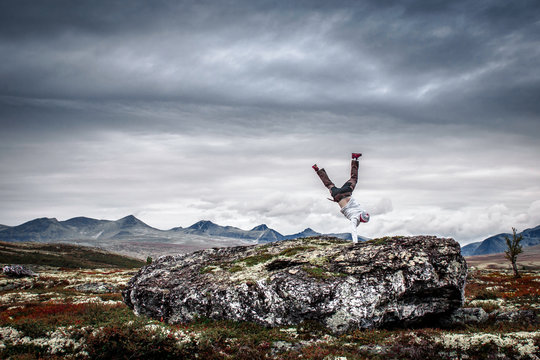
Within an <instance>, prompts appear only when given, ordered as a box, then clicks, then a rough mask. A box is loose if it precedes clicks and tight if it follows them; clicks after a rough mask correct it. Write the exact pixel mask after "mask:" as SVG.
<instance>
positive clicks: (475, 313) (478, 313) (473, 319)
mask: <svg viewBox="0 0 540 360" xmlns="http://www.w3.org/2000/svg"><path fill="white" fill-rule="evenodd" d="M488 318H489V316H488V314H487V313H486V311H485V310H484V309H482V308H460V309H456V310H455V311H453V312H452V313H451V314H449V315H446V316H443V317H441V318H439V324H440V325H441V326H443V327H454V326H463V325H475V324H481V323H484V322H486V321H487V320H488Z"/></svg>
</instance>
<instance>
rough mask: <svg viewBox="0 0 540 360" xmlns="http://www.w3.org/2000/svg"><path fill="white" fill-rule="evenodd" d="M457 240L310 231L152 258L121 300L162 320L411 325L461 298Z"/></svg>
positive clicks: (339, 327)
mask: <svg viewBox="0 0 540 360" xmlns="http://www.w3.org/2000/svg"><path fill="white" fill-rule="evenodd" d="M466 273H467V266H466V263H465V260H464V259H463V257H462V256H461V252H460V247H459V244H458V243H457V242H456V241H454V240H452V239H444V238H437V237H433V236H414V237H392V238H390V237H386V238H383V239H376V240H372V241H367V242H363V243H357V244H353V243H351V242H347V241H341V240H339V239H335V238H328V237H315V238H304V239H295V240H288V241H280V242H275V243H271V244H265V245H253V246H238V247H229V248H213V249H207V250H202V251H197V252H194V253H191V254H182V255H175V256H165V257H161V258H160V259H158V260H157V261H155V262H154V263H152V264H150V265H147V266H145V267H143V268H141V269H140V270H139V272H138V273H137V274H136V275H135V276H134V277H133V278H132V279H131V280H130V281H129V283H128V285H127V287H126V289H125V290H124V292H123V296H124V301H125V303H126V304H127V305H128V306H130V307H131V308H132V309H133V310H134V311H135V313H137V314H140V315H147V316H150V317H152V318H155V319H160V320H161V319H163V321H166V322H168V323H185V322H189V321H191V320H193V319H195V318H197V317H206V318H211V319H229V320H237V321H253V322H256V323H259V324H262V325H265V326H271V327H274V326H285V325H296V324H299V323H301V322H303V321H319V322H320V323H322V324H323V325H325V326H326V327H327V328H328V329H330V330H331V331H332V332H334V333H343V332H345V331H347V330H350V329H355V328H378V327H383V326H388V325H400V324H413V323H416V322H419V321H422V320H423V319H425V318H426V317H427V316H432V315H436V314H442V313H448V312H450V311H452V310H454V309H457V308H459V307H460V306H461V305H462V304H463V300H464V297H463V289H464V285H465V278H466Z"/></svg>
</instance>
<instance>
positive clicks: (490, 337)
mask: <svg viewBox="0 0 540 360" xmlns="http://www.w3.org/2000/svg"><path fill="white" fill-rule="evenodd" d="M539 336H540V331H534V332H527V331H520V332H513V333H503V334H487V333H478V334H442V335H441V336H439V337H436V338H435V339H434V341H435V342H437V343H440V344H442V345H443V346H444V347H445V348H449V349H459V350H469V349H471V348H472V349H474V348H478V347H481V346H483V345H486V344H489V343H492V344H494V345H496V346H497V347H499V348H513V349H515V350H516V351H517V352H518V353H519V355H520V356H521V357H527V358H529V359H538V358H539V357H538V352H539V350H540V349H538V348H537V347H536V346H535V345H534V341H535V338H537V337H539Z"/></svg>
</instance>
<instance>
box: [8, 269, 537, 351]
mask: <svg viewBox="0 0 540 360" xmlns="http://www.w3.org/2000/svg"><path fill="white" fill-rule="evenodd" d="M133 274H134V270H129V269H107V268H101V269H100V268H96V269H61V268H41V270H40V276H39V277H38V278H23V279H8V278H6V277H4V276H3V275H1V276H0V358H1V359H35V358H41V359H65V358H76V359H195V358H198V359H246V360H247V359H249V360H252V359H298V358H302V359H321V360H326V359H328V360H330V359H340V360H344V359H486V358H493V359H495V358H501V359H538V351H539V349H540V331H539V329H538V326H537V325H534V324H531V323H527V322H523V321H522V322H518V323H510V322H507V323H495V322H494V321H489V322H487V323H486V324H483V325H478V326H467V327H462V328H458V329H452V330H448V329H447V330H443V329H438V328H418V329H397V330H364V331H363V330H356V331H353V332H350V333H348V334H345V335H342V336H333V335H331V334H329V333H328V332H327V331H326V330H325V329H324V328H322V327H321V326H319V325H318V324H316V323H309V322H307V323H303V324H301V325H299V326H294V327H284V328H275V329H268V328H264V327H261V326H258V325H256V324H252V323H237V322H230V321H209V320H205V319H199V320H198V321H196V322H195V323H192V324H189V325H175V326H171V325H167V324H164V323H161V322H159V321H155V320H151V319H148V318H145V317H137V316H135V315H134V314H133V312H132V311H131V310H129V309H128V308H127V307H126V306H125V305H124V304H123V303H122V301H121V295H120V291H121V289H122V288H123V286H124V285H125V284H126V282H127V280H128V279H129V278H130V277H131V276H132V275H133ZM92 282H106V283H108V284H111V285H114V287H115V288H116V289H117V290H116V291H115V292H112V293H105V294H97V293H83V292H80V291H78V290H77V286H78V285H80V284H85V283H92ZM539 284H540V273H539V272H529V273H526V274H524V276H523V278H522V279H519V280H514V279H512V278H511V276H510V274H509V273H505V272H501V271H487V270H482V271H472V272H470V274H469V278H468V281H467V287H466V298H467V302H466V304H465V306H468V307H482V308H484V309H485V310H486V311H488V312H489V313H491V314H492V315H493V314H495V312H496V311H501V310H505V309H531V310H534V311H538V309H539V307H540V290H539V288H540V287H539ZM497 356H498V357H497Z"/></svg>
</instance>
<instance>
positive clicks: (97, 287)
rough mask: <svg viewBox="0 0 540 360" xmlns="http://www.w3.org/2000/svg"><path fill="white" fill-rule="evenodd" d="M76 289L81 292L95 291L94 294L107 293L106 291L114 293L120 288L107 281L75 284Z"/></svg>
mask: <svg viewBox="0 0 540 360" xmlns="http://www.w3.org/2000/svg"><path fill="white" fill-rule="evenodd" d="M75 290H77V291H80V292H87V293H94V294H105V293H114V292H117V291H118V289H117V288H116V286H114V285H112V284H107V283H87V284H81V285H78V286H75Z"/></svg>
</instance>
